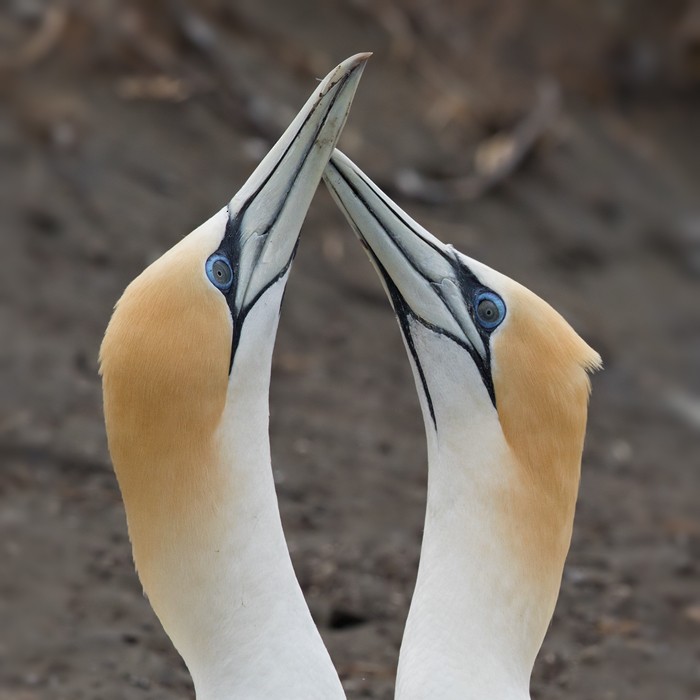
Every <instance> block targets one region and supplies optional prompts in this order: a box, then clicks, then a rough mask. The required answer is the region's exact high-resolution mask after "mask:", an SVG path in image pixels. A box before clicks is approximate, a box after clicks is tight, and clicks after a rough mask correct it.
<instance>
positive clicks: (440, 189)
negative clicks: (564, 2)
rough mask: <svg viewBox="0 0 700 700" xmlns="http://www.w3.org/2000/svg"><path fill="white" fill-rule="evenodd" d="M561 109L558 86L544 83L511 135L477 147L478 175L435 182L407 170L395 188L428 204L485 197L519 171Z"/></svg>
mask: <svg viewBox="0 0 700 700" xmlns="http://www.w3.org/2000/svg"><path fill="white" fill-rule="evenodd" d="M559 109H560V92H559V88H558V86H557V85H556V84H555V83H552V82H546V83H543V84H542V85H540V88H539V90H538V94H537V100H536V102H535V105H534V107H533V109H532V110H531V111H530V112H529V113H528V114H527V115H526V116H525V118H524V119H523V120H522V121H521V122H520V123H518V124H517V125H516V126H515V128H514V129H513V130H512V131H511V132H507V133H503V132H502V133H498V134H496V135H495V136H491V137H489V138H488V139H486V140H485V141H483V142H482V143H481V144H479V145H478V146H477V148H476V151H475V155H474V172H472V173H470V174H468V175H465V176H463V177H460V178H453V179H449V180H435V179H433V178H430V177H428V176H425V175H423V174H421V173H419V172H418V171H416V170H403V171H401V172H400V173H399V174H398V175H397V177H396V180H395V182H394V186H395V188H396V189H397V190H398V191H399V192H400V193H401V194H402V195H404V196H405V197H409V198H411V199H415V200H417V201H420V202H424V203H426V204H441V203H444V202H451V201H459V200H465V199H467V200H469V199H476V198H477V197H481V196H482V195H484V194H485V193H486V192H488V191H489V190H491V189H493V188H494V187H495V186H496V185H498V184H500V183H501V182H503V181H504V180H506V179H507V178H508V177H510V175H512V174H513V173H514V172H515V171H516V170H517V168H518V167H519V166H520V165H521V164H522V163H523V161H524V160H525V158H526V157H527V156H528V154H529V153H531V152H532V150H533V148H534V147H535V146H536V145H537V143H538V142H539V141H540V139H541V138H542V137H543V136H544V134H545V133H546V132H547V131H548V130H549V129H550V128H551V126H552V124H553V123H554V121H555V119H556V117H557V115H558V114H559Z"/></svg>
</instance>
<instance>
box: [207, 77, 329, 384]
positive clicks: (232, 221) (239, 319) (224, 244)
mask: <svg viewBox="0 0 700 700" xmlns="http://www.w3.org/2000/svg"><path fill="white" fill-rule="evenodd" d="M330 87H332V86H329V89H330ZM340 92H341V91H340V90H339V91H338V92H336V94H335V95H334V96H333V99H332V100H331V102H330V104H329V105H328V107H327V109H326V114H325V116H324V118H323V120H322V121H321V122H320V123H319V125H318V127H317V129H316V133H315V134H314V137H313V138H311V139H309V145H308V147H307V149H306V151H305V153H304V154H303V156H302V157H301V158H300V159H299V164H298V165H297V167H296V169H295V171H294V173H293V174H292V177H291V178H290V180H289V182H288V184H287V187H286V190H285V192H284V196H282V197H281V198H280V200H279V202H280V203H279V204H278V206H277V209H276V210H275V211H274V212H271V216H270V218H269V219H268V221H267V223H266V225H265V228H264V229H263V230H262V231H260V232H258V234H257V235H258V236H267V235H268V234H269V232H270V231H271V230H272V228H273V227H274V226H275V224H276V223H277V221H278V220H279V218H280V215H281V214H282V211H283V209H284V206H285V204H286V202H287V200H288V198H289V196H290V194H291V191H292V188H293V186H294V183H295V182H296V180H297V178H298V177H299V173H300V172H301V169H302V168H303V167H304V164H305V163H306V159H307V157H308V155H309V153H310V152H311V150H312V149H313V147H314V145H315V143H316V139H317V137H318V134H319V133H320V132H321V130H322V129H323V127H324V126H325V124H326V121H327V119H328V115H329V114H330V112H331V110H332V109H333V105H334V104H335V102H336V100H337V98H338V95H339V94H340ZM314 112H315V110H311V112H309V114H308V115H307V116H306V119H304V121H303V122H302V123H301V125H300V126H299V129H298V130H297V132H296V134H294V137H293V138H292V139H291V140H290V142H289V144H288V145H287V148H286V149H285V151H284V153H283V154H282V155H281V156H280V158H279V159H278V161H277V163H276V164H275V166H274V168H272V170H271V171H270V172H269V173H268V175H267V177H266V178H265V179H264V180H263V182H261V183H260V185H259V186H258V187H257V188H256V189H255V191H254V192H253V193H252V194H251V195H250V196H249V197H248V199H246V201H245V202H244V203H243V204H242V206H241V207H240V209H239V210H238V211H237V212H235V214H233V215H231V214H230V213H229V219H228V222H227V223H226V231H225V233H224V237H223V239H222V241H221V244H220V246H219V248H218V249H217V250H216V251H215V253H220V254H222V255H225V256H226V257H227V258H228V260H229V262H230V264H231V268H232V270H233V280H234V281H233V284H232V285H231V288H230V289H229V290H228V292H226V293H224V296H225V298H226V303H227V304H228V307H229V310H230V312H231V317H232V319H233V336H232V339H231V358H230V360H229V374H230V373H231V369H232V367H233V359H234V356H235V354H236V350H237V348H238V344H239V343H240V339H241V331H242V328H243V322H244V321H245V319H246V317H247V316H248V314H249V313H250V310H251V309H252V308H253V306H255V304H256V302H257V301H258V300H259V299H260V297H261V296H262V295H263V294H264V293H265V292H266V291H267V290H268V289H269V288H270V287H271V286H272V285H273V284H275V283H276V282H277V281H278V280H280V279H281V278H282V277H284V275H285V274H286V273H287V271H288V270H289V268H290V267H291V264H292V261H293V260H294V256H295V255H296V252H297V248H298V245H299V239H298V238H297V241H296V243H295V245H294V249H293V250H292V254H291V255H290V257H289V260H287V262H286V263H285V265H284V266H283V267H282V269H280V271H279V272H278V273H277V274H276V275H275V276H274V277H273V278H272V279H271V280H270V281H269V282H268V283H267V284H266V285H265V286H264V287H263V288H262V289H261V290H260V291H259V292H258V293H257V294H256V295H255V297H254V298H253V299H252V300H251V301H250V302H248V303H247V304H245V305H244V306H243V307H242V308H240V309H237V308H236V290H237V289H238V285H239V284H240V282H241V276H240V262H241V255H242V242H241V235H240V231H241V226H242V224H243V219H244V217H245V214H246V212H247V211H248V208H249V207H250V205H251V204H252V203H253V201H254V200H255V198H256V197H257V196H258V195H259V194H260V192H261V191H262V190H263V188H264V187H265V186H266V185H267V183H268V182H269V181H270V179H271V178H272V176H273V175H274V174H275V173H276V172H277V169H278V168H279V167H280V165H281V164H282V162H283V161H284V159H285V158H286V156H287V154H288V153H289V150H290V149H291V148H292V147H293V146H294V145H295V143H296V140H297V138H298V137H299V134H300V133H301V131H302V130H303V128H304V127H305V126H306V124H307V122H308V121H309V119H311V117H312V115H313V114H314ZM263 250H264V245H263V246H262V247H261V248H260V253H261V254H262V252H263ZM257 262H258V261H257V260H255V261H253V265H252V268H251V269H254V268H255V266H256V265H257ZM249 282H250V280H245V283H246V284H247V283H249ZM280 308H281V307H280Z"/></svg>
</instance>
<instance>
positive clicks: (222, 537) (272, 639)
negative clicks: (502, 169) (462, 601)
mask: <svg viewBox="0 0 700 700" xmlns="http://www.w3.org/2000/svg"><path fill="white" fill-rule="evenodd" d="M368 57H369V54H358V55H356V56H353V57H352V58H349V59H348V60H346V61H345V62H344V63H342V64H340V65H339V66H338V67H337V68H336V69H335V70H334V71H332V72H331V73H330V74H329V75H328V76H327V77H326V78H325V80H324V81H323V82H322V83H321V84H320V85H319V87H318V89H317V90H316V91H315V92H314V94H313V95H312V96H311V97H310V99H309V100H308V102H307V103H306V104H305V105H304V107H303V108H302V110H301V111H300V112H299V114H298V115H297V117H296V118H295V119H294V121H293V122H292V124H291V125H290V126H289V128H288V129H287V131H285V133H284V134H283V136H282V137H281V138H280V140H279V141H278V142H277V144H276V145H275V146H273V148H272V149H271V151H270V152H269V153H268V154H267V156H265V158H264V159H263V160H262V162H261V163H260V165H259V166H258V167H257V168H256V170H255V171H254V172H253V174H252V175H251V176H250V178H249V179H248V181H247V182H246V183H245V184H244V185H243V187H242V188H241V189H240V191H239V192H238V193H237V194H236V195H235V196H234V197H233V199H232V200H231V201H230V203H229V204H228V206H226V207H224V208H223V209H222V210H221V211H219V212H218V213H217V214H215V215H214V216H213V217H212V218H211V219H209V220H208V221H207V222H206V223H204V224H202V225H201V226H200V227H199V228H197V229H196V230H195V231H193V232H192V233H190V234H189V235H188V236H186V237H185V238H184V239H183V240H181V241H180V242H179V243H178V244H177V245H175V246H174V247H173V248H172V249H171V250H169V251H168V252H166V253H165V254H164V255H163V256H162V257H161V258H159V259H158V260H157V261H156V262H154V263H153V264H152V265H150V266H149V267H148V268H147V269H146V270H145V271H144V272H143V273H142V274H141V275H139V276H138V277H137V278H136V279H135V280H134V281H133V282H132V283H131V284H130V285H129V286H128V287H127V289H126V291H125V292H124V294H123V296H122V297H121V299H120V300H119V302H118V303H117V305H116V307H115V311H114V314H113V316H112V319H111V321H110V323H109V326H108V328H107V331H106V334H105V338H104V341H103V343H102V347H101V351H100V362H101V373H102V381H103V394H104V414H105V422H106V427H107V435H108V441H109V450H110V453H111V457H112V461H113V464H114V468H115V471H116V474H117V478H118V482H119V486H120V488H121V492H122V496H123V499H124V505H125V509H126V514H127V523H128V529H129V536H130V539H131V544H132V548H133V555H134V561H135V564H136V568H137V570H138V574H139V577H140V579H141V583H142V585H143V589H144V591H145V593H146V594H147V596H148V599H149V601H150V603H151V605H152V607H153V609H154V611H155V613H156V615H157V616H158V618H159V619H160V622H161V623H162V625H163V628H164V629H165V631H166V633H167V634H168V635H169V637H170V639H171V640H172V642H173V644H174V645H175V647H176V648H177V650H178V651H179V653H180V654H181V655H182V657H183V659H184V661H185V663H186V664H187V667H188V669H189V671H190V673H191V675H192V679H193V681H194V686H195V691H196V694H197V698H198V700H233V699H234V698H235V699H236V700H254V699H258V698H259V699H261V700H262V699H266V700H270V699H274V698H280V699H281V698H284V699H285V700H289V699H296V700H309V699H310V698H311V699H313V698H318V700H329V699H330V700H333V699H335V698H343V697H345V696H344V693H343V690H342V687H341V684H340V681H339V679H338V675H337V673H336V671H335V669H334V668H333V665H332V663H331V660H330V657H329V655H328V652H327V650H326V648H325V647H324V645H323V642H322V641H321V637H320V635H319V633H318V630H317V629H316V626H315V625H314V623H313V620H312V618H311V615H310V613H309V610H308V607H307V605H306V603H305V600H304V597H303V594H302V591H301V589H300V587H299V584H298V582H297V579H296V577H295V575H294V571H293V568H292V564H291V560H290V557H289V551H288V549H287V545H286V543H285V539H284V534H283V531H282V525H281V522H280V515H279V509H278V505H277V498H276V495H275V487H274V482H273V476H272V469H271V465H270V444H269V436H268V414H269V404H268V394H269V384H270V365H271V357H272V350H273V345H274V340H275V335H276V332H277V322H278V318H279V313H280V304H281V301H282V295H283V291H284V288H285V285H286V282H287V276H288V274H289V269H290V265H291V263H292V258H293V256H294V252H295V248H296V244H297V239H298V234H299V230H300V227H301V224H302V221H303V219H304V217H305V215H306V210H307V208H308V206H309V203H310V201H311V198H312V196H313V194H314V191H315V190H316V187H317V186H318V183H319V182H320V179H321V174H322V172H323V169H324V167H325V166H326V163H327V161H328V158H329V156H330V154H331V152H332V150H333V147H334V145H335V143H336V140H337V138H338V136H339V134H340V132H341V130H342V127H343V125H344V123H345V119H346V117H347V114H348V110H349V108H350V104H351V102H352V99H353V96H354V94H355V90H356V88H357V84H358V81H359V79H360V76H361V74H362V71H363V68H364V64H365V61H366V60H367V58H368Z"/></svg>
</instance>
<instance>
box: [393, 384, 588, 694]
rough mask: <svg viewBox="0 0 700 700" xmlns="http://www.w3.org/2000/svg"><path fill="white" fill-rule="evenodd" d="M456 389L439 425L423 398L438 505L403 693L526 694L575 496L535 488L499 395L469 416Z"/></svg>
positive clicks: (426, 541) (430, 501) (401, 675)
mask: <svg viewBox="0 0 700 700" xmlns="http://www.w3.org/2000/svg"><path fill="white" fill-rule="evenodd" d="M430 381H431V377H430V376H429V377H428V384H429V386H430ZM433 386H436V381H435V380H434V381H433ZM484 393H485V392H484ZM446 394H447V392H444V394H443V396H444V395H446ZM452 396H454V397H455V399H454V401H455V403H454V405H449V403H448V402H442V403H437V402H436V405H435V412H436V419H437V426H438V427H437V430H436V429H435V427H434V424H433V421H432V417H431V416H430V413H429V410H428V407H427V406H426V405H423V409H424V416H425V417H426V431H427V436H428V461H429V476H428V496H427V509H426V518H425V529H424V535H423V543H422V549H421V559H420V565H419V571H418V577H417V581H416V588H415V592H414V595H413V599H412V602H411V608H410V612H409V616H408V621H407V624H406V630H405V633H404V638H403V642H402V645H401V653H400V658H399V668H398V675H397V692H396V697H397V700H419V699H421V698H426V697H435V698H441V699H443V700H452V699H453V698H454V699H455V700H457V699H459V700H483V699H484V698H489V699H490V700H526V699H528V698H529V697H530V695H529V682H530V675H531V672H532V668H533V665H534V661H535V657H536V655H537V653H538V651H539V649H540V646H541V644H542V640H543V638H544V635H545V632H546V629H547V626H548V624H549V621H550V619H551V616H552V613H553V610H554V605H555V603H556V599H557V596H558V592H559V586H560V582H561V574H562V569H563V564H564V558H565V556H566V552H567V550H568V547H569V542H570V537H571V528H572V522H573V508H574V503H575V496H576V494H575V490H573V491H572V492H571V493H569V494H566V495H564V496H562V494H559V493H545V492H540V491H538V490H537V489H536V488H535V489H533V488H531V487H530V479H529V477H528V474H527V470H524V469H523V467H522V465H520V464H518V463H517V460H516V458H515V456H514V455H513V453H512V451H511V450H510V448H509V447H508V445H507V444H506V442H505V439H504V437H503V433H502V431H501V429H500V426H499V423H498V418H497V416H496V413H495V409H494V408H493V406H492V405H491V404H490V401H489V400H488V397H486V398H485V401H484V404H483V405H474V406H470V407H469V408H470V410H469V412H468V413H469V415H468V416H465V410H464V408H465V407H464V403H463V396H464V393H460V392H455V393H454V394H452ZM422 403H423V404H425V400H424V397H422ZM561 466H562V467H567V468H568V465H561ZM575 466H577V465H575ZM562 498H563V499H564V500H567V504H566V505H565V506H564V507H562V503H561V500H562Z"/></svg>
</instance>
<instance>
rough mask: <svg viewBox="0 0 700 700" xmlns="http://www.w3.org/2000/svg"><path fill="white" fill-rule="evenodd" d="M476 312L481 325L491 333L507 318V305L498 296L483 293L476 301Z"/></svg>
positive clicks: (491, 293)
mask: <svg viewBox="0 0 700 700" xmlns="http://www.w3.org/2000/svg"><path fill="white" fill-rule="evenodd" d="M474 312H475V315H476V320H477V321H478V322H479V325H480V326H481V327H482V328H484V329H485V330H487V331H491V330H493V329H494V328H496V326H498V325H499V324H500V323H501V321H502V320H503V319H504V318H505V316H506V305H505V304H504V303H503V299H501V297H499V296H498V294H494V293H493V292H481V294H479V295H478V296H477V297H476V299H475V300H474Z"/></svg>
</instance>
